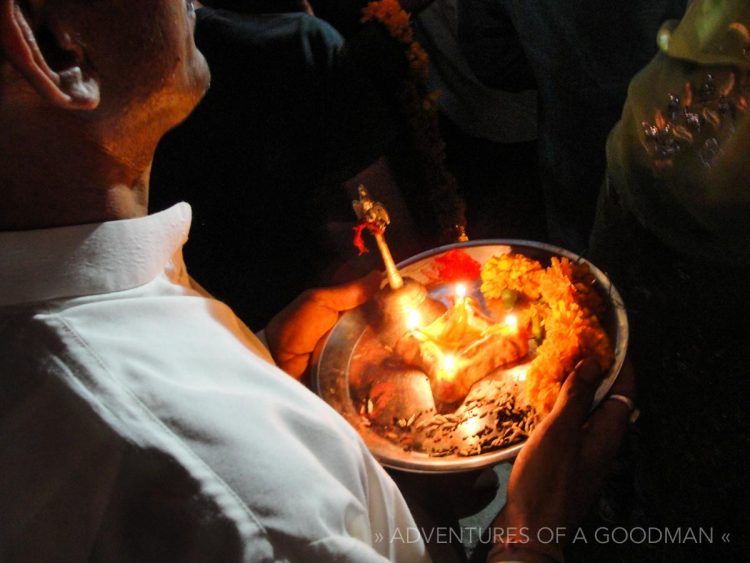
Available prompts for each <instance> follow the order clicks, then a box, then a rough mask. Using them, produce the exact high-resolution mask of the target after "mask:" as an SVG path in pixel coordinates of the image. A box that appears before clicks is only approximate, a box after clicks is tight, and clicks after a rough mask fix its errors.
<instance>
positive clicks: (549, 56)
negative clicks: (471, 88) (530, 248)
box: [458, 0, 687, 251]
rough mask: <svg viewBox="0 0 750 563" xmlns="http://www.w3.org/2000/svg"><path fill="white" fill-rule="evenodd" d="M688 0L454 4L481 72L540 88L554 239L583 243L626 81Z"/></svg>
mask: <svg viewBox="0 0 750 563" xmlns="http://www.w3.org/2000/svg"><path fill="white" fill-rule="evenodd" d="M686 4H687V0H630V1H627V2H626V1H622V0H620V1H607V2H603V1H601V0H576V1H575V2H574V1H572V0H470V1H466V2H463V1H461V2H458V10H459V14H458V19H459V23H458V25H459V38H460V41H461V46H462V50H463V51H464V53H465V55H466V57H467V60H468V61H469V63H470V64H471V66H472V69H473V70H474V72H475V73H476V75H477V76H478V77H479V78H480V79H481V80H483V81H484V82H486V83H487V84H489V85H491V86H493V87H496V88H501V89H507V90H511V91H512V90H519V89H523V88H527V87H529V86H530V84H529V83H528V79H529V77H528V73H526V72H523V67H524V65H523V59H524V58H525V59H526V61H528V64H529V65H530V67H531V69H532V70H533V78H534V79H535V81H536V85H537V88H538V91H539V105H540V111H539V151H540V172H541V175H542V180H543V183H544V190H545V199H546V205H547V212H548V220H549V223H550V224H549V227H550V236H551V238H552V239H553V240H554V241H555V242H557V243H559V244H564V245H566V246H569V247H571V248H572V249H574V250H579V251H580V250H582V249H583V248H584V247H585V246H586V241H587V239H588V234H589V231H590V229H591V225H592V222H593V218H594V210H595V207H596V197H597V194H598V192H599V187H600V186H601V182H602V179H603V177H604V169H605V164H606V158H605V152H604V147H605V141H606V138H607V135H608V134H609V131H610V130H611V129H612V127H613V126H614V124H615V123H616V122H617V121H618V119H619V117H620V113H621V112H622V106H623V104H624V102H625V96H626V93H627V87H628V83H629V82H630V79H631V78H632V77H633V76H634V75H635V73H636V72H638V71H639V70H640V69H641V68H643V67H644V66H645V65H646V63H648V62H649V61H650V60H651V58H653V56H654V54H655V53H656V33H657V31H658V29H659V27H660V25H661V24H662V23H663V22H664V21H665V20H667V19H675V18H676V19H679V18H680V17H681V16H682V14H683V13H684V12H685V6H686Z"/></svg>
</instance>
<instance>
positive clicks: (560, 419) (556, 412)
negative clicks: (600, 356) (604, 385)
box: [550, 359, 602, 429]
mask: <svg viewBox="0 0 750 563" xmlns="http://www.w3.org/2000/svg"><path fill="white" fill-rule="evenodd" d="M601 379H602V372H601V370H600V369H599V366H598V365H597V363H596V361H594V360H592V359H587V360H584V361H583V362H580V363H579V364H578V365H577V366H576V370H575V371H574V372H573V373H572V374H571V375H569V376H568V378H567V379H566V380H565V383H563V386H562V389H561V390H560V394H559V395H558V396H557V401H555V406H554V408H553V409H552V413H551V414H550V417H552V419H553V424H559V425H563V426H566V427H570V428H576V429H580V428H581V426H583V423H584V422H585V420H586V418H587V417H588V414H589V411H590V410H591V403H592V402H593V400H594V393H595V392H596V388H597V386H598V385H599V382H600V381H601Z"/></svg>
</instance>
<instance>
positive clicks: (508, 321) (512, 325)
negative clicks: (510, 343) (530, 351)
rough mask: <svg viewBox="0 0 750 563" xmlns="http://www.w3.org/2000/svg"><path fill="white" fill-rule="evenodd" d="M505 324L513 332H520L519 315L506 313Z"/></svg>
mask: <svg viewBox="0 0 750 563" xmlns="http://www.w3.org/2000/svg"><path fill="white" fill-rule="evenodd" d="M505 325H506V326H507V327H508V328H509V329H510V330H512V331H513V332H518V317H516V316H515V315H506V316H505Z"/></svg>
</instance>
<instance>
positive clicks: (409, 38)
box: [361, 0, 468, 243]
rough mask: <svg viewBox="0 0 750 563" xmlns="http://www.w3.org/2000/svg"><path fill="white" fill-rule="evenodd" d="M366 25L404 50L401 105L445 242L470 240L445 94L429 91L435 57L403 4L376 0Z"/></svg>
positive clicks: (367, 13) (368, 9) (366, 14)
mask: <svg viewBox="0 0 750 563" xmlns="http://www.w3.org/2000/svg"><path fill="white" fill-rule="evenodd" d="M361 21H362V23H367V22H372V21H375V22H380V23H381V24H382V25H383V26H384V27H385V28H386V30H387V31H388V33H389V35H390V36H391V37H393V38H394V39H395V40H396V41H398V42H399V43H400V44H402V45H403V47H404V55H405V57H406V60H407V62H408V65H409V70H408V73H407V76H406V78H405V79H404V81H403V83H402V87H401V90H400V92H398V103H399V106H400V111H401V113H402V115H403V117H404V118H405V119H406V120H407V123H408V131H409V136H410V141H411V144H412V149H413V151H414V161H413V165H414V166H415V167H417V168H418V171H419V173H420V176H421V179H422V181H423V182H424V185H425V186H428V187H429V189H428V194H427V199H428V203H429V206H428V207H429V209H430V211H431V212H432V213H433V216H434V220H435V221H436V222H437V225H438V229H439V231H440V232H439V242H441V243H448V242H455V241H456V240H459V241H463V240H467V239H468V237H467V236H466V204H465V202H464V200H463V198H462V197H461V196H460V195H459V193H458V185H457V182H456V179H455V178H454V177H453V175H452V174H451V173H450V172H449V171H448V169H447V168H446V166H445V144H444V142H443V140H442V137H441V135H440V129H439V126H438V106H437V99H438V95H439V94H438V93H437V92H430V91H429V90H428V88H427V79H428V76H429V57H428V55H427V53H426V52H425V50H424V49H423V48H422V46H421V45H420V44H419V43H418V42H417V41H415V40H414V30H413V29H412V26H411V18H410V16H409V14H408V13H407V12H406V11H405V10H404V9H403V8H402V7H401V5H400V4H399V2H398V0H376V1H373V2H370V3H369V4H367V5H366V6H365V7H364V8H363V10H362V19H361Z"/></svg>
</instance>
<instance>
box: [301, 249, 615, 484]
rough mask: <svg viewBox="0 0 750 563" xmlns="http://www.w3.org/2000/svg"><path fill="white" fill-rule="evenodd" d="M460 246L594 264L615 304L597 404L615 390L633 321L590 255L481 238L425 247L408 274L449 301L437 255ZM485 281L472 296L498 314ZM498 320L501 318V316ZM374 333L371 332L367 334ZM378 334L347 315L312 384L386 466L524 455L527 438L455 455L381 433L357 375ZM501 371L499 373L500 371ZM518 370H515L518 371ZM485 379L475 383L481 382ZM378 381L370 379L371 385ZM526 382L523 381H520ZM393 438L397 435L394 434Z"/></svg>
mask: <svg viewBox="0 0 750 563" xmlns="http://www.w3.org/2000/svg"><path fill="white" fill-rule="evenodd" d="M454 249H461V250H463V251H464V252H465V253H466V254H468V255H469V256H470V257H471V258H473V259H474V260H476V261H477V262H479V263H480V264H484V263H485V262H486V261H487V260H488V259H490V258H491V257H493V256H497V255H500V254H511V253H514V254H522V255H524V256H526V257H528V258H531V259H534V260H537V261H539V262H540V263H541V264H542V266H545V267H546V266H548V265H549V263H550V259H551V258H552V257H567V258H568V259H570V260H571V261H573V262H584V263H586V264H588V266H589V269H590V271H591V274H592V275H593V276H594V277H595V278H596V282H597V283H596V287H597V289H598V291H599V292H600V293H601V295H602V297H603V298H604V299H605V300H606V301H607V303H608V304H609V306H608V307H607V312H606V314H605V315H604V318H602V319H600V322H601V324H602V327H603V328H604V330H605V331H606V332H607V334H608V335H609V337H610V339H611V342H612V345H613V348H614V363H613V365H612V367H611V368H610V370H609V372H608V373H607V375H606V377H605V379H604V380H603V381H602V383H601V384H600V386H599V388H598V389H597V392H596V395H595V398H594V406H595V405H597V404H598V403H599V402H600V401H601V400H602V399H603V398H604V397H605V396H606V394H607V393H608V392H609V389H610V388H611V387H612V385H613V384H614V382H615V380H616V379H617V376H618V374H619V373H620V369H621V368H622V365H623V362H624V361H625V353H626V351H627V347H628V320H627V314H626V312H625V307H624V305H623V302H622V300H621V298H620V295H619V293H618V292H617V289H616V288H615V287H614V285H612V283H611V282H610V281H609V279H608V278H607V276H606V275H604V273H603V272H601V271H600V270H599V269H598V268H597V267H596V266H594V265H593V264H591V263H590V262H588V261H587V260H586V259H585V258H583V257H581V256H578V255H577V254H574V253H572V252H570V251H568V250H565V249H562V248H558V247H556V246H552V245H549V244H545V243H540V242H532V241H524V240H505V239H492V240H477V241H469V242H464V243H458V244H452V245H447V246H442V247H439V248H435V249H432V250H429V251H427V252H423V253H421V254H418V255H416V256H413V257H412V258H409V259H408V260H405V261H404V262H402V263H400V264H399V265H398V268H399V271H400V272H401V274H402V276H404V277H411V278H413V279H415V280H417V281H418V282H420V283H423V284H425V285H426V286H427V287H428V291H429V293H430V295H431V296H432V297H433V298H434V299H438V300H442V301H443V302H444V303H446V305H447V304H449V300H450V293H451V289H450V287H451V286H453V284H451V283H437V284H436V283H435V279H434V276H431V272H434V270H435V266H436V263H435V258H438V257H440V256H442V255H443V254H445V253H446V252H448V251H450V250H454ZM480 284H481V280H476V281H475V282H474V283H471V284H468V285H467V296H471V297H474V298H475V299H476V300H477V301H478V303H479V305H480V309H481V310H482V312H483V313H484V314H486V315H488V316H489V317H491V318H493V317H494V316H495V315H494V314H493V313H492V312H491V311H490V310H489V309H488V308H487V304H486V302H485V300H484V298H483V296H482V294H481V291H480V290H479V286H480ZM495 320H497V319H495ZM368 332H369V333H370V336H369V337H368V336H366V334H367V333H368ZM367 338H372V329H371V328H369V325H368V323H367V321H366V319H365V314H364V313H363V311H362V309H361V308H358V309H355V310H352V311H348V312H347V313H345V314H344V315H342V316H341V318H340V319H339V321H338V323H337V324H336V326H335V327H334V328H333V329H332V330H331V332H330V333H329V335H328V337H327V339H326V341H325V343H324V344H323V346H322V349H321V350H320V352H319V353H318V354H317V356H316V358H314V360H313V370H312V377H313V380H312V387H313V390H315V391H316V392H317V393H318V395H319V396H320V397H322V398H323V400H325V401H326V402H327V403H328V404H330V405H331V406H332V407H333V408H334V409H336V410H337V411H338V412H339V413H340V414H341V415H342V416H344V418H345V419H346V420H347V421H348V422H349V423H350V424H351V425H352V426H353V427H354V428H355V429H356V430H357V432H359V434H360V436H361V437H362V439H363V440H364V442H365V444H366V445H367V447H368V448H369V449H370V451H371V452H372V454H373V455H374V456H375V457H376V458H377V459H378V460H379V461H380V463H381V464H383V465H384V466H386V467H390V468H394V469H399V470H402V471H408V472H413V473H451V472H462V471H472V470H476V469H480V468H483V467H487V466H490V465H494V464H497V463H499V462H502V461H510V460H512V459H514V458H515V456H516V455H518V452H519V451H520V450H521V448H522V447H523V444H524V442H525V439H523V440H521V441H520V442H516V443H513V444H511V445H509V446H506V447H501V448H500V449H494V450H492V451H488V452H485V453H478V454H475V455H457V454H450V455H445V456H442V457H435V456H433V455H429V454H427V453H424V452H420V451H418V450H416V449H408V448H404V447H403V445H400V444H397V443H394V441H392V440H390V439H388V438H387V437H385V435H381V432H383V429H382V428H380V427H379V426H377V425H372V424H371V423H370V422H369V420H368V419H367V417H365V416H362V414H361V408H362V406H361V405H362V396H363V395H365V394H366V393H367V390H365V389H362V388H360V387H358V385H360V381H358V378H357V377H356V376H354V375H353V371H352V370H353V369H354V368H353V364H356V362H357V359H356V358H357V354H356V352H357V350H358V349H359V348H360V347H365V346H366V345H367V344H366V342H365V340H366V339H367ZM530 362H531V359H527V360H526V361H523V362H521V364H520V365H515V366H513V367H512V368H511V369H508V370H498V371H497V372H494V374H493V375H492V376H491V377H515V378H516V381H517V380H518V376H517V374H518V370H519V369H521V370H523V369H525V368H526V367H527V366H528V363H530ZM498 374H499V375H498ZM513 374H515V375H513ZM479 383H481V380H480V382H477V383H476V384H475V386H476V385H479ZM371 384H372V381H370V382H369V383H368V385H371ZM519 384H521V385H522V384H523V383H519ZM391 437H392V436H391Z"/></svg>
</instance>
